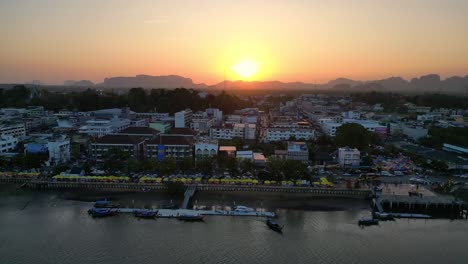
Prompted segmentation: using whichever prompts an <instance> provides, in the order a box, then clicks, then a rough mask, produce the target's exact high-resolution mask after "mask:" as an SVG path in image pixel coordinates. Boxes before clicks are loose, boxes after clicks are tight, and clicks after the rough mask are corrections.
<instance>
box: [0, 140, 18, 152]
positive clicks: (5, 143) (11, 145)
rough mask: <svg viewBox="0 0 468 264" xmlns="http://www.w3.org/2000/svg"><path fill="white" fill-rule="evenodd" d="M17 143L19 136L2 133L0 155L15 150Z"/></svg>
mask: <svg viewBox="0 0 468 264" xmlns="http://www.w3.org/2000/svg"><path fill="white" fill-rule="evenodd" d="M17 144H18V139H17V138H15V137H13V136H10V135H0V155H1V154H2V153H8V152H11V151H13V150H14V149H15V148H16V145H17Z"/></svg>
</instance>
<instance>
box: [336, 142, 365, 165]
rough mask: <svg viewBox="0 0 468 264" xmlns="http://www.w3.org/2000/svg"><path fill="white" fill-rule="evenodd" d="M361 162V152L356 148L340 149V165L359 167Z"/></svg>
mask: <svg viewBox="0 0 468 264" xmlns="http://www.w3.org/2000/svg"><path fill="white" fill-rule="evenodd" d="M360 162H361V152H360V151H359V150H358V149H356V148H354V149H352V148H349V147H344V148H339V149H338V163H339V164H340V165H341V166H343V167H346V166H358V165H359V163H360Z"/></svg>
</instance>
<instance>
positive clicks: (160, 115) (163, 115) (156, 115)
mask: <svg viewBox="0 0 468 264" xmlns="http://www.w3.org/2000/svg"><path fill="white" fill-rule="evenodd" d="M135 115H136V117H138V118H148V119H150V120H149V121H156V120H161V119H163V118H167V117H169V113H157V112H154V113H136V114H135Z"/></svg>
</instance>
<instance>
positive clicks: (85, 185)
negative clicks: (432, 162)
mask: <svg viewBox="0 0 468 264" xmlns="http://www.w3.org/2000/svg"><path fill="white" fill-rule="evenodd" d="M0 183H11V184H22V186H23V187H27V188H30V189H35V190H54V189H55V190H93V191H130V192H152V191H164V190H167V186H166V185H165V184H144V183H105V182H102V183H101V182H59V181H45V180H31V179H16V178H0ZM187 186H188V185H187ZM197 191H200V192H267V193H297V194H307V195H310V196H316V197H336V198H354V199H365V198H368V197H369V196H370V195H371V190H370V189H345V188H336V187H331V188H330V187H310V186H271V185H268V186H267V185H221V184H197Z"/></svg>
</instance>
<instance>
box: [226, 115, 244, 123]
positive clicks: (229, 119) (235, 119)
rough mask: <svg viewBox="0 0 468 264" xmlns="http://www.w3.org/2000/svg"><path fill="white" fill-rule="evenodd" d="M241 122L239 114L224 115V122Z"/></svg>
mask: <svg viewBox="0 0 468 264" xmlns="http://www.w3.org/2000/svg"><path fill="white" fill-rule="evenodd" d="M241 122H242V116H241V115H228V116H227V117H226V121H225V123H226V124H238V123H241Z"/></svg>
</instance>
